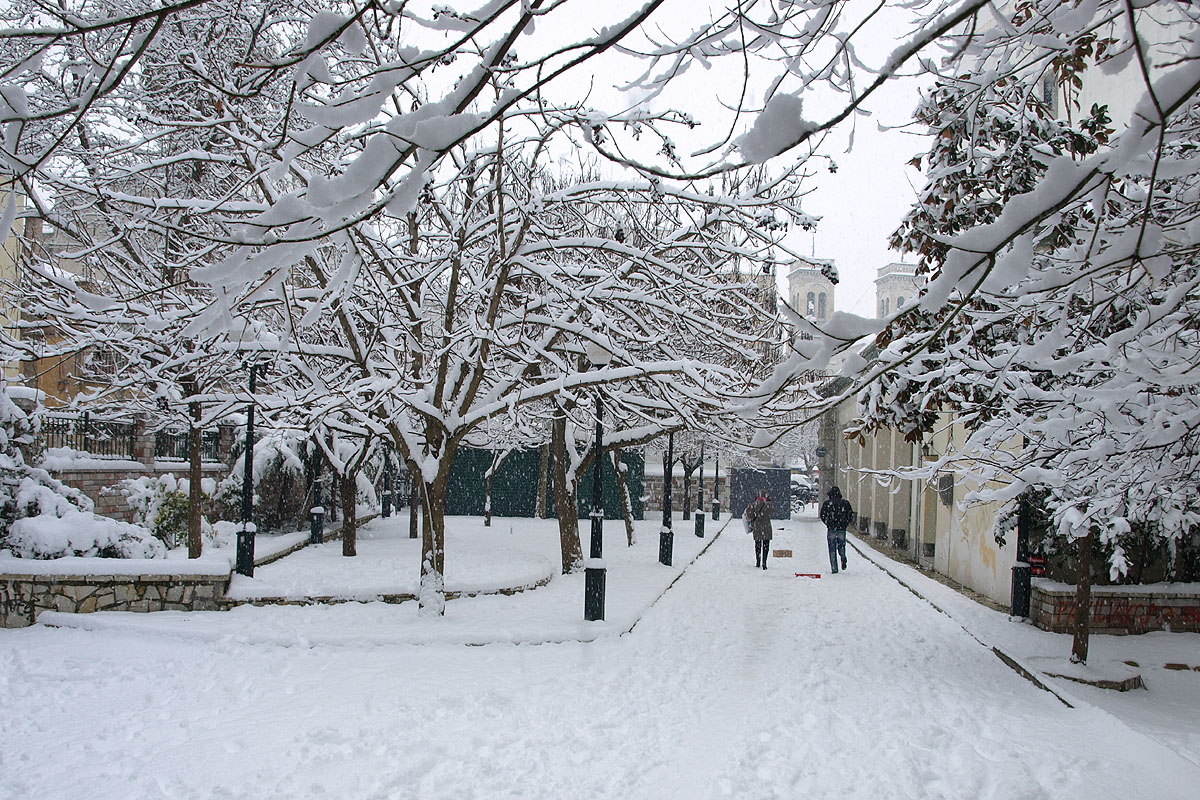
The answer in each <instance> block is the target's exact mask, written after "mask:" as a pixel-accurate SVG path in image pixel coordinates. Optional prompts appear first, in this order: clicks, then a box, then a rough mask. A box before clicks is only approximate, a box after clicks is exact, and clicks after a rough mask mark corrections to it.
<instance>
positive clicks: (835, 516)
mask: <svg viewBox="0 0 1200 800" xmlns="http://www.w3.org/2000/svg"><path fill="white" fill-rule="evenodd" d="M820 515H821V522H824V523H825V542H826V543H827V544H828V545H829V568H830V569H831V570H833V574H834V575H837V571H838V559H839V558H840V559H841V562H842V569H845V568H846V526H848V525H849V524H850V520H851V519H853V518H854V509H852V508H850V503H848V502H847V501H846V499H845V498H843V497H842V490H841V489H839V488H838V487H836V486H831V487H830V488H829V499H828V500H826V501H825V502H824V503H822V504H821V512H820Z"/></svg>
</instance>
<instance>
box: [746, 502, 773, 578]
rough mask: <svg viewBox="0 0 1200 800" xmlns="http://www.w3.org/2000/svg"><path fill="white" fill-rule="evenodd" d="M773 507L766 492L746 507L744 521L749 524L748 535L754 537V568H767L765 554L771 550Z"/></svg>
mask: <svg viewBox="0 0 1200 800" xmlns="http://www.w3.org/2000/svg"><path fill="white" fill-rule="evenodd" d="M773 516H775V506H774V505H772V504H771V495H769V494H767V493H766V491H762V492H759V493H758V499H756V500H754V501H752V502H751V503H750V505H748V506H746V521H747V522H749V523H750V535H751V536H753V537H754V566H756V567H762V568H763V569H766V568H767V553H768V552H769V551H770V549H771V518H772V517H773Z"/></svg>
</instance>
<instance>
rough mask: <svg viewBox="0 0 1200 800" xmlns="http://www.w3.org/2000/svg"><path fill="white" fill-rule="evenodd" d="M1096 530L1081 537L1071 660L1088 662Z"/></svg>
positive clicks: (1076, 577) (1076, 578)
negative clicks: (1093, 550)
mask: <svg viewBox="0 0 1200 800" xmlns="http://www.w3.org/2000/svg"><path fill="white" fill-rule="evenodd" d="M1095 541H1096V532H1095V531H1094V530H1091V531H1088V534H1087V536H1084V537H1082V538H1081V539H1079V564H1078V569H1077V571H1076V575H1075V639H1074V641H1073V642H1072V643H1071V661H1072V662H1074V663H1076V664H1086V663H1087V656H1088V633H1089V628H1090V627H1091V622H1092V549H1093V547H1094V545H1095Z"/></svg>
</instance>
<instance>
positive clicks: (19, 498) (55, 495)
mask: <svg viewBox="0 0 1200 800" xmlns="http://www.w3.org/2000/svg"><path fill="white" fill-rule="evenodd" d="M40 411H41V406H40V405H35V406H34V408H33V411H32V412H31V413H26V412H25V411H24V410H22V409H21V408H20V407H18V406H17V404H16V403H14V402H13V401H12V398H11V397H10V394H9V389H8V385H7V384H6V383H2V382H0V549H4V550H8V551H10V552H11V553H13V554H14V555H16V556H18V557H21V558H41V559H47V558H62V557H64V556H98V557H105V558H161V557H163V556H165V555H166V548H165V547H163V545H162V543H161V542H159V541H158V540H157V539H155V538H154V536H153V535H152V534H151V533H150V531H148V530H146V529H145V528H141V527H139V526H137V525H130V524H129V523H126V522H120V521H118V520H112V519H106V518H104V517H99V516H96V515H95V514H93V513H92V501H91V499H89V498H88V497H87V496H86V495H84V494H83V493H82V492H80V491H78V490H76V489H72V488H71V487H69V486H67V485H65V484H63V483H62V482H61V481H58V480H56V479H55V478H53V477H51V475H50V473H48V472H46V471H45V470H44V469H39V468H37V467H33V466H30V465H29V464H27V463H26V461H25V454H24V453H23V452H22V447H29V446H30V445H31V444H32V443H33V441H34V440H35V438H36V436H35V435H36V433H37V430H38V418H39V417H38V415H39V413H40Z"/></svg>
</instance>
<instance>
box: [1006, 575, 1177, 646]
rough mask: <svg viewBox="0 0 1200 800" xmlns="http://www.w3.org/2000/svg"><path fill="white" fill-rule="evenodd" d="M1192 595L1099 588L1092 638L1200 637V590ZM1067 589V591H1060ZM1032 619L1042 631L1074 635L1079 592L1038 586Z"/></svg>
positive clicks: (1031, 604) (1094, 599)
mask: <svg viewBox="0 0 1200 800" xmlns="http://www.w3.org/2000/svg"><path fill="white" fill-rule="evenodd" d="M1185 586H1186V587H1188V588H1190V589H1191V591H1174V590H1173V591H1170V592H1168V591H1165V590H1164V588H1163V587H1162V586H1161V585H1160V586H1159V587H1158V590H1157V591H1156V590H1155V585H1154V584H1149V585H1146V586H1093V587H1092V602H1091V622H1090V631H1091V633H1111V634H1133V633H1146V632H1148V631H1163V630H1170V631H1190V632H1194V633H1195V632H1200V585H1197V584H1185ZM1059 587H1062V588H1059ZM1029 615H1030V618H1031V619H1032V620H1033V623H1034V624H1035V625H1037V626H1038V627H1039V628H1041V629H1042V630H1047V631H1052V632H1054V633H1073V632H1074V630H1075V625H1074V620H1075V587H1073V586H1064V585H1063V584H1052V583H1049V582H1047V581H1038V580H1036V579H1035V580H1034V582H1033V586H1032V589H1031V592H1030V600H1029Z"/></svg>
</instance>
